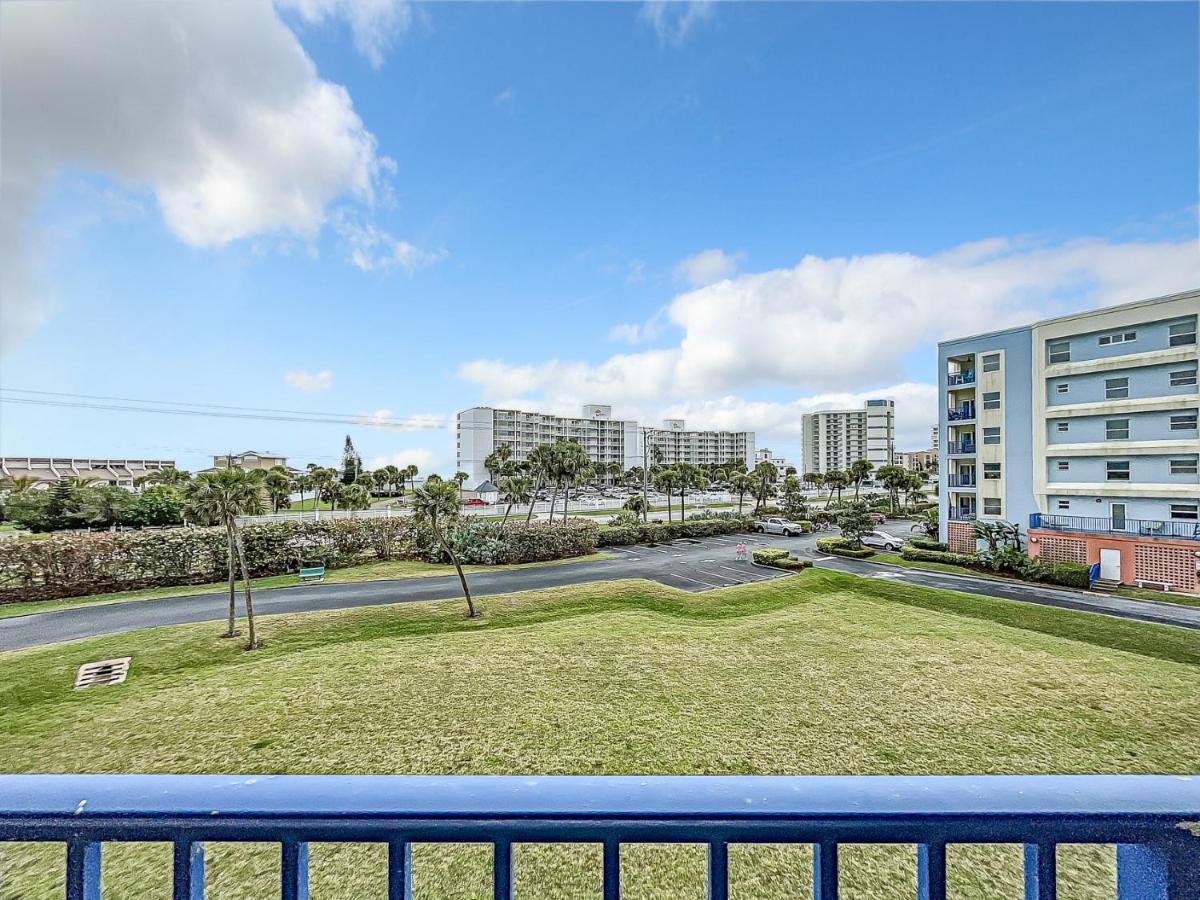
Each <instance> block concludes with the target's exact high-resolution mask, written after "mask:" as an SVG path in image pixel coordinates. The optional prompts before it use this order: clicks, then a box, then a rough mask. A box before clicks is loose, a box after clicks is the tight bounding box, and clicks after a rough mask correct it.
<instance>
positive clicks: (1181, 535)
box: [1029, 513, 1200, 541]
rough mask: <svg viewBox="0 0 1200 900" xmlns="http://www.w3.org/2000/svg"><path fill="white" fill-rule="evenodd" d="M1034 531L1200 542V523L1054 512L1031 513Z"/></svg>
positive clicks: (1031, 524) (1031, 525) (1030, 523)
mask: <svg viewBox="0 0 1200 900" xmlns="http://www.w3.org/2000/svg"><path fill="white" fill-rule="evenodd" d="M1029 527H1030V528H1046V529H1052V530H1055V531H1079V532H1083V533H1086V534H1121V535H1127V536H1129V537H1161V538H1171V539H1173V540H1177V541H1179V540H1183V541H1200V522H1193V521H1181V520H1171V519H1123V520H1118V521H1117V523H1116V524H1114V523H1113V520H1112V519H1101V518H1093V517H1091V516H1059V515H1053V514H1050V513H1031V514H1030V516H1029Z"/></svg>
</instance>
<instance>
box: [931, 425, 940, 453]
mask: <svg viewBox="0 0 1200 900" xmlns="http://www.w3.org/2000/svg"><path fill="white" fill-rule="evenodd" d="M941 435H942V432H941V429H940V428H938V427H937V426H936V425H930V426H929V446H930V447H931V448H932V449H933V452H934V454H935V455H936V454H937V452H938V450H939V449H940V448H941V446H942V437H941Z"/></svg>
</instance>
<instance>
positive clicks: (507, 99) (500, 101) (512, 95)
mask: <svg viewBox="0 0 1200 900" xmlns="http://www.w3.org/2000/svg"><path fill="white" fill-rule="evenodd" d="M516 99H517V92H516V91H514V90H513V89H512V88H505V89H504V90H502V91H501V92H500V93H498V94H497V95H496V96H495V97H493V98H492V102H493V103H494V104H496V105H497V106H504V105H506V104H509V103H512V102H513V101H514V100H516Z"/></svg>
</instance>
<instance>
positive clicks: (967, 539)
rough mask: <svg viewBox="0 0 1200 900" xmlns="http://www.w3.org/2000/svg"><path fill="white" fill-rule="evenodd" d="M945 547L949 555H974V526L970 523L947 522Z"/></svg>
mask: <svg viewBox="0 0 1200 900" xmlns="http://www.w3.org/2000/svg"><path fill="white" fill-rule="evenodd" d="M946 546H947V547H948V548H949V550H950V552H951V553H974V552H975V526H974V525H973V524H972V523H970V522H947V523H946Z"/></svg>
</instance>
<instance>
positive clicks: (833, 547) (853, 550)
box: [817, 537, 875, 559]
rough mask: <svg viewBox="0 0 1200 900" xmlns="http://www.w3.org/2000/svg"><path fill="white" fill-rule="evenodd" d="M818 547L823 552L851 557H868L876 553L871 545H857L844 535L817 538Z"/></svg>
mask: <svg viewBox="0 0 1200 900" xmlns="http://www.w3.org/2000/svg"><path fill="white" fill-rule="evenodd" d="M817 549H818V550H820V551H822V552H823V553H832V554H833V555H834V556H848V557H850V558H851V559H866V558H867V557H869V556H874V555H875V551H874V550H872V549H871V548H870V547H855V546H854V542H853V541H851V540H850V539H849V538H844V537H827V538H817Z"/></svg>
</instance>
